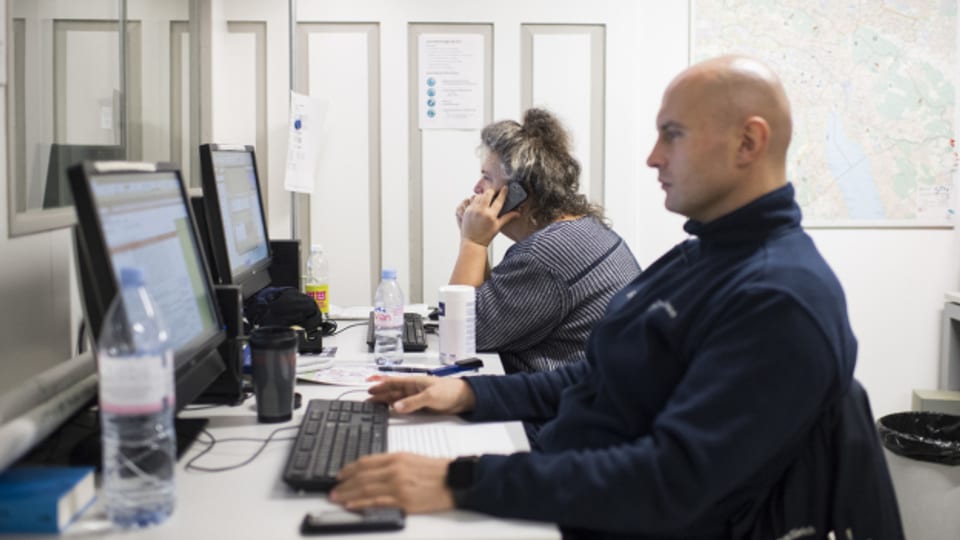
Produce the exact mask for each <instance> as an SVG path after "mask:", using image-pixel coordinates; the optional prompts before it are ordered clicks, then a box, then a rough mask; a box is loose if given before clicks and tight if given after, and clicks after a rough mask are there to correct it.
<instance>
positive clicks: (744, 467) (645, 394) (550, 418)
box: [331, 57, 902, 540]
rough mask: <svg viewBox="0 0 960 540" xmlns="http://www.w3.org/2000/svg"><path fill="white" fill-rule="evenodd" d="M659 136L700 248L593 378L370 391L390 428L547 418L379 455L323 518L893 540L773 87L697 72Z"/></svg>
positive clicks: (713, 63)
mask: <svg viewBox="0 0 960 540" xmlns="http://www.w3.org/2000/svg"><path fill="white" fill-rule="evenodd" d="M657 128H658V131H659V137H658V139H657V142H656V145H655V146H654V148H653V150H652V152H651V153H650V156H649V158H648V160H647V163H648V164H649V165H650V166H651V167H653V168H655V169H657V171H658V173H659V174H658V181H659V182H660V184H661V186H662V187H663V190H664V192H665V193H666V207H667V209H668V210H670V211H672V212H676V213H678V214H682V215H684V216H686V217H688V218H689V221H687V222H686V224H685V225H684V229H685V230H686V231H687V232H688V233H689V234H690V235H691V239H689V240H687V241H685V242H683V243H682V244H680V245H678V246H676V247H675V248H673V249H672V250H670V251H669V252H668V253H666V254H665V255H664V256H663V257H661V258H660V259H659V260H658V261H656V262H655V263H654V264H653V265H651V266H650V267H649V268H648V269H647V270H646V271H645V272H643V274H642V275H641V276H640V277H638V278H637V279H636V280H635V281H633V282H632V283H631V284H629V285H628V286H627V287H626V288H624V289H623V290H622V291H621V292H620V293H618V294H617V295H616V296H615V297H614V298H613V300H612V301H611V302H610V305H609V307H608V309H607V313H606V316H605V317H604V318H603V319H602V320H600V321H599V322H598V323H597V324H596V325H595V326H594V328H593V331H592V333H591V336H590V339H589V341H588V345H587V360H586V361H585V362H581V363H578V364H575V365H570V366H565V367H563V368H561V369H559V370H557V371H552V372H544V373H537V374H524V375H512V376H506V377H490V376H487V377H469V378H463V379H442V378H426V377H421V378H403V379H396V380H387V381H385V382H383V383H381V384H379V385H377V386H374V387H372V388H371V389H370V393H371V395H372V399H374V400H376V401H382V402H386V403H390V404H392V406H393V408H394V409H395V410H396V411H398V412H400V413H411V412H414V411H420V410H424V411H434V412H441V413H447V414H450V413H453V414H462V415H464V416H465V417H466V418H468V419H471V420H476V421H483V420H514V419H519V420H529V421H536V422H543V427H542V428H541V430H540V432H539V435H538V436H537V439H536V440H535V441H533V444H532V445H533V450H532V452H530V453H521V454H514V455H510V456H498V455H484V456H479V457H461V458H458V459H456V460H453V461H451V460H448V459H433V458H426V457H422V456H415V455H410V454H381V455H375V456H368V457H365V458H361V459H360V460H358V461H357V462H355V463H353V464H351V465H348V466H347V467H345V468H344V469H343V471H342V474H341V475H340V477H339V480H340V483H339V484H338V486H337V487H336V489H334V490H333V491H332V493H331V499H332V500H333V501H335V502H339V503H342V504H344V505H345V506H346V507H347V508H362V507H366V506H377V505H393V506H402V507H404V508H405V509H406V510H407V511H408V512H431V511H440V510H448V509H451V508H454V507H458V508H464V509H470V510H476V511H480V512H486V513H489V514H493V515H497V516H503V517H512V518H524V519H533V520H541V521H548V522H553V523H557V524H558V525H559V526H560V528H561V530H562V532H563V533H564V536H565V537H567V538H577V537H583V538H697V539H701V538H709V539H714V538H715V539H727V538H768V539H770V540H772V539H774V538H821V539H822V538H826V537H827V534H828V532H830V531H831V530H832V531H833V533H834V535H835V537H836V538H838V539H839V538H858V539H859V538H899V537H902V532H900V533H899V535H898V534H897V533H898V532H899V528H900V526H899V518H898V517H897V508H896V503H895V499H893V495H892V489H891V486H890V482H889V476H888V474H887V471H886V465H885V463H884V462H883V456H882V452H881V450H880V448H879V446H878V445H877V437H876V432H875V431H873V425H872V416H871V415H870V413H869V408H868V406H867V404H866V400H865V395H863V394H862V390H860V389H859V386H858V385H856V383H855V382H854V381H852V373H853V368H854V363H855V359H856V351H857V345H856V339H855V338H854V336H853V333H852V332H851V329H850V324H849V321H848V319H847V310H846V305H845V301H844V295H843V291H842V289H841V287H840V284H839V282H838V281H837V279H836V277H835V276H834V274H833V272H832V271H831V270H830V268H829V267H828V266H827V264H826V263H825V262H824V260H823V258H822V257H821V256H820V254H819V253H818V252H817V249H816V248H815V246H814V245H813V242H812V241H811V239H810V238H809V237H808V236H807V235H806V233H804V232H803V230H802V228H801V227H800V209H799V207H798V206H797V203H796V202H795V200H794V191H793V187H792V186H791V185H789V184H788V183H787V180H786V172H785V161H786V152H787V146H788V145H789V142H790V130H791V122H790V109H789V104H788V102H787V98H786V96H785V93H784V90H783V88H782V86H781V84H780V82H779V80H778V79H777V77H776V75H775V74H774V73H773V72H772V71H771V70H770V69H769V68H768V67H766V66H765V65H764V64H762V63H760V62H758V61H756V60H753V59H750V58H744V57H722V58H716V59H713V60H709V61H706V62H703V63H700V64H697V65H695V66H692V67H691V68H689V69H688V70H686V71H685V72H683V73H682V74H680V75H679V76H678V77H677V78H676V79H675V80H673V81H672V82H671V83H670V85H669V87H668V88H667V90H666V92H665V94H664V97H663V103H662V106H661V109H660V112H659V114H658V116H657ZM858 392H859V393H858ZM841 404H843V406H842V407H841ZM851 448H856V449H857V450H856V451H855V452H854V451H852V450H849V449H851ZM841 465H842V466H843V467H847V466H849V467H850V469H851V471H850V473H848V472H847V471H840V472H838V468H840V467H841ZM854 469H856V471H855V472H856V473H857V474H856V475H855V476H851V473H853V472H854V471H853V470H854ZM861 469H862V470H861ZM847 488H852V489H853V492H854V493H860V492H861V491H863V490H864V489H865V490H866V491H867V494H866V495H863V494H860V495H858V497H860V498H854V497H849V498H843V497H838V494H843V493H846V492H847V491H845V490H846V489H847ZM861 488H863V489H861ZM874 493H879V494H880V499H879V502H877V499H875V498H874V497H873V495H874ZM838 498H840V499H844V500H840V501H839V502H838V501H837V500H836V499H838ZM861 501H863V502H861ZM891 501H892V502H891ZM857 505H860V506H857ZM891 506H892V508H890V507H891ZM850 507H856V508H854V509H853V510H850ZM878 512H879V513H880V515H882V513H883V512H888V513H892V515H893V516H894V519H893V520H892V521H890V522H888V521H883V520H882V519H881V518H879V517H875V516H877V515H878ZM864 516H866V517H864ZM877 524H879V525H877ZM878 526H879V527H881V528H880V529H879V530H878V529H876V528H875V527H878ZM887 529H889V530H887ZM887 533H890V534H887Z"/></svg>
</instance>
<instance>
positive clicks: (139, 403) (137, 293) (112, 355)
mask: <svg viewBox="0 0 960 540" xmlns="http://www.w3.org/2000/svg"><path fill="white" fill-rule="evenodd" d="M97 363H98V371H99V379H100V422H101V426H102V432H103V433H102V436H103V441H102V442H103V496H104V499H105V506H106V509H107V515H108V516H109V517H110V520H111V521H113V523H114V524H115V525H117V526H119V527H122V528H134V527H146V526H149V525H153V524H156V523H160V522H162V521H163V520H165V519H166V518H167V517H168V516H170V514H171V513H172V512H173V506H174V495H175V492H174V468H175V465H176V445H175V441H176V435H175V433H174V429H173V412H174V407H175V405H174V380H173V373H174V370H173V352H172V350H171V348H170V346H169V340H168V337H167V331H166V329H165V327H164V325H163V322H162V321H161V320H160V317H159V314H158V312H157V305H156V303H155V302H154V301H153V299H151V298H150V295H149V294H148V292H147V290H146V288H144V286H143V272H142V271H141V270H140V269H139V268H122V269H121V271H120V293H119V294H118V295H117V296H116V298H115V299H114V301H113V303H112V304H111V306H110V309H109V310H107V314H106V317H105V319H104V324H103V328H102V330H101V332H100V340H99V346H98V348H97Z"/></svg>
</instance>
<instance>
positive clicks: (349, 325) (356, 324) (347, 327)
mask: <svg viewBox="0 0 960 540" xmlns="http://www.w3.org/2000/svg"><path fill="white" fill-rule="evenodd" d="M368 324H370V322H369V321H363V322H357V323H353V324H348V325H346V326H344V327H343V328H341V329H339V330H337V331H336V332H334V333H333V334H330V335H332V336H335V335H337V334H340V333H342V332H343V331H344V330H349V329H351V328H356V327H357V326H367V325H368Z"/></svg>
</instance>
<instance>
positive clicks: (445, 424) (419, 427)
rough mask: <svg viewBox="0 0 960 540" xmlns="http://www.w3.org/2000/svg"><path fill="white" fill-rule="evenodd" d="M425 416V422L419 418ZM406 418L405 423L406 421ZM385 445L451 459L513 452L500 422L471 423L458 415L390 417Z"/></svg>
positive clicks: (392, 448)
mask: <svg viewBox="0 0 960 540" xmlns="http://www.w3.org/2000/svg"><path fill="white" fill-rule="evenodd" d="M424 418H427V419H428V420H427V421H423V420H424ZM408 419H409V420H410V422H409V423H406V422H405V421H406V420H408ZM387 448H388V449H389V450H390V451H391V452H413V453H416V454H421V455H425V456H430V457H442V458H455V457H457V456H466V455H476V454H512V453H514V452H516V451H517V449H516V447H515V446H514V443H513V439H511V438H510V433H509V432H508V431H507V428H506V426H505V425H504V424H503V423H501V422H490V423H479V424H473V423H468V422H465V421H463V420H461V419H459V418H452V419H450V420H446V419H445V420H439V421H438V420H436V419H430V417H424V416H420V415H418V416H410V417H398V416H392V417H391V418H390V429H389V431H388V435H387Z"/></svg>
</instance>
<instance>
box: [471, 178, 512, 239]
mask: <svg viewBox="0 0 960 540" xmlns="http://www.w3.org/2000/svg"><path fill="white" fill-rule="evenodd" d="M508 191H509V188H508V187H507V186H504V187H502V188H500V189H499V190H496V191H495V190H493V189H486V190H484V191H483V193H478V194H477V195H474V196H473V197H472V198H471V199H469V200H468V201H469V204H467V206H466V207H465V208H464V211H463V216H462V218H461V221H460V237H461V238H462V239H464V240H469V241H471V242H474V243H477V244H480V245H482V246H488V245H490V242H491V241H492V240H493V238H494V237H495V236H496V235H497V233H498V232H500V229H501V228H502V227H503V226H504V225H505V224H507V223H509V222H510V221H512V220H514V219H516V218H517V216H519V213H517V212H512V213H507V214H505V215H503V216H502V217H501V216H500V215H499V214H500V213H501V210H502V209H503V207H504V205H505V202H506V200H507V193H508ZM468 201H464V202H468ZM458 213H459V208H458Z"/></svg>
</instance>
